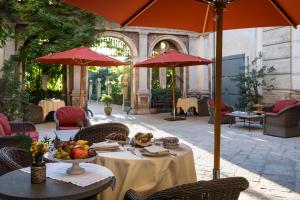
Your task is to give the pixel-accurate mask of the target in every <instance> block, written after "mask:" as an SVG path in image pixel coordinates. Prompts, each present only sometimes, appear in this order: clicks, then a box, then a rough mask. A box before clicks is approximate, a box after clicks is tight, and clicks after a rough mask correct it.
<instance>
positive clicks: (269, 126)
mask: <svg viewBox="0 0 300 200" xmlns="http://www.w3.org/2000/svg"><path fill="white" fill-rule="evenodd" d="M207 104H208V107H209V113H210V119H209V121H208V122H209V123H214V101H213V100H209V101H208V102H207ZM221 110H222V112H221V114H222V118H221V122H222V124H229V125H230V126H231V125H232V124H235V123H236V122H237V120H236V118H238V119H240V120H241V122H243V123H244V125H248V128H249V131H250V129H251V125H252V124H261V125H262V126H263V134H265V135H270V136H276V137H284V138H287V137H296V136H300V101H294V100H279V101H277V102H276V103H275V104H274V105H272V106H269V107H263V109H262V111H259V112H250V113H247V112H243V111H234V110H233V108H232V107H230V106H228V105H225V103H224V102H222V104H221Z"/></svg>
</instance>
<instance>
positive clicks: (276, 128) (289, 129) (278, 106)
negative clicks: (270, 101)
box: [263, 100, 300, 138]
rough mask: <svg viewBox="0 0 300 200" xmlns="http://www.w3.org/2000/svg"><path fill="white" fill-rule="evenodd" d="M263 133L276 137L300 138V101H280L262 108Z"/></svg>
mask: <svg viewBox="0 0 300 200" xmlns="http://www.w3.org/2000/svg"><path fill="white" fill-rule="evenodd" d="M263 111H264V112H265V117H264V127H263V133H264V134H265V135H271V136H276V137H284V138H288V137H296V136H300V101H293V100H280V101H277V102H276V103H275V104H274V105H273V106H270V107H264V108H263Z"/></svg>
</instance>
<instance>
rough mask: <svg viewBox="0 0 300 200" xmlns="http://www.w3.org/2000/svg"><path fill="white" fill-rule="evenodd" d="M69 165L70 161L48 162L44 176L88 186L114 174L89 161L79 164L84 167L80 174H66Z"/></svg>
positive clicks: (28, 169)
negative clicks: (83, 171)
mask: <svg viewBox="0 0 300 200" xmlns="http://www.w3.org/2000/svg"><path fill="white" fill-rule="evenodd" d="M71 166H72V164H71V163H48V164H47V167H46V176H47V177H48V178H52V179H55V180H59V181H64V182H68V183H72V184H75V185H78V186H81V187H85V186H89V185H92V184H94V183H97V182H100V181H102V180H104V179H106V178H109V177H113V176H114V175H113V173H112V172H111V171H110V170H109V169H107V168H106V167H102V166H99V165H95V164H90V163H81V164H80V166H81V167H82V168H84V169H85V173H83V174H80V175H68V174H67V173H66V170H67V169H68V168H70V167H71ZM21 170H22V171H24V172H27V173H30V167H27V168H23V169H21ZM112 187H114V185H112Z"/></svg>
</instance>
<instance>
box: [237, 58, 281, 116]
mask: <svg viewBox="0 0 300 200" xmlns="http://www.w3.org/2000/svg"><path fill="white" fill-rule="evenodd" d="M261 58H262V56H261V55H260V56H259V57H257V58H255V59H254V60H253V61H252V62H251V65H250V66H247V72H246V73H240V74H239V75H238V76H237V77H235V78H232V80H233V81H236V82H238V84H237V86H238V87H239V89H240V91H239V93H240V98H239V105H237V106H238V107H240V108H246V109H247V110H249V111H251V110H252V109H253V106H254V105H255V104H258V103H259V99H260V98H261V95H260V94H259V89H260V88H263V89H267V90H272V89H273V88H274V86H273V85H272V81H273V80H274V79H271V80H270V82H269V83H267V82H266V81H265V80H264V77H265V76H266V75H268V74H270V73H272V72H274V71H275V68H274V67H273V66H271V67H268V66H262V67H261V68H259V67H258V66H257V62H258V60H260V59H261ZM250 68H251V69H250Z"/></svg>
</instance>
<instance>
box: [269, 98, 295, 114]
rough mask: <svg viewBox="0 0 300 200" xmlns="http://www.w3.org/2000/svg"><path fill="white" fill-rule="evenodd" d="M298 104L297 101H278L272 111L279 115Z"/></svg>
mask: <svg viewBox="0 0 300 200" xmlns="http://www.w3.org/2000/svg"><path fill="white" fill-rule="evenodd" d="M296 103H297V101H292V100H280V101H277V102H276V103H275V105H274V108H273V110H272V112H274V113H278V112H280V111H281V110H282V109H284V108H286V107H288V106H292V105H295V104H296Z"/></svg>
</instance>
